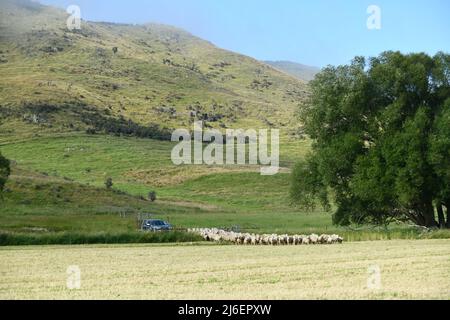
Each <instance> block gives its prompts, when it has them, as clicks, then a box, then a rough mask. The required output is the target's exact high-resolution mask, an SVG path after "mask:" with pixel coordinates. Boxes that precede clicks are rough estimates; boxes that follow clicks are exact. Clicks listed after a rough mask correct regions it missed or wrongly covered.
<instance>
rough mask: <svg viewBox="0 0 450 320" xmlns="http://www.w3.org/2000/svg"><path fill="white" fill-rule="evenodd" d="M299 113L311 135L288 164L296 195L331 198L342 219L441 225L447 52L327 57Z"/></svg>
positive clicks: (445, 187)
mask: <svg viewBox="0 0 450 320" xmlns="http://www.w3.org/2000/svg"><path fill="white" fill-rule="evenodd" d="M300 113H301V116H300V118H301V121H302V122H303V124H304V129H305V133H306V134H308V135H309V136H310V137H311V138H312V139H313V141H314V143H313V148H312V152H311V154H310V155H309V156H308V157H307V159H306V160H305V161H304V162H302V163H299V164H297V166H296V167H295V169H294V172H293V182H292V187H291V196H292V198H293V200H294V201H295V202H297V203H299V204H300V205H302V206H315V205H316V204H317V203H318V200H320V202H321V203H322V204H323V205H325V206H327V207H329V204H330V203H333V204H335V205H336V207H337V209H336V211H335V212H334V215H333V220H334V222H335V223H336V224H341V225H348V224H351V223H356V224H362V223H376V224H387V223H389V222H391V221H392V220H394V219H395V220H409V221H412V222H414V223H415V224H417V225H420V226H426V227H434V226H438V225H440V226H441V227H443V226H444V225H445V224H447V227H450V219H449V218H450V217H449V211H448V209H449V208H450V56H449V55H448V54H444V53H438V54H436V55H435V56H434V57H430V56H428V55H426V54H424V53H418V54H409V55H403V54H401V53H399V52H385V53H382V54H381V55H380V56H379V57H375V58H371V59H368V60H366V59H364V58H362V57H357V58H355V59H354V60H353V62H352V63H351V64H350V65H347V66H338V67H332V66H329V67H327V68H325V69H324V70H323V71H322V72H321V73H320V74H318V75H317V76H316V79H315V80H313V81H312V82H311V95H310V97H309V99H308V101H307V102H306V103H305V104H304V105H302V108H301V111H300ZM445 211H447V222H445ZM436 214H437V216H438V222H437V221H436V218H435V217H436Z"/></svg>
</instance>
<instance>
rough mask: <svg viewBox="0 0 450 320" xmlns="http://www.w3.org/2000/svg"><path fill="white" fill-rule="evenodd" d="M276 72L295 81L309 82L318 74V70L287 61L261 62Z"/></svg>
mask: <svg viewBox="0 0 450 320" xmlns="http://www.w3.org/2000/svg"><path fill="white" fill-rule="evenodd" d="M263 62H264V63H266V64H268V65H270V66H272V67H274V68H275V69H277V70H280V71H282V72H285V73H287V74H289V75H291V76H293V77H295V78H297V79H300V80H303V81H311V80H313V79H314V77H315V75H316V74H317V73H319V72H320V68H318V67H314V66H308V65H305V64H301V63H298V62H292V61H287V60H277V61H263Z"/></svg>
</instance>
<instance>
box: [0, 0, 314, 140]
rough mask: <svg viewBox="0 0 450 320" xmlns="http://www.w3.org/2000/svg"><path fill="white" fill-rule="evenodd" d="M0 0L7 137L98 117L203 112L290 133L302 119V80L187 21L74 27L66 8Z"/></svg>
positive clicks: (211, 119)
mask: <svg viewBox="0 0 450 320" xmlns="http://www.w3.org/2000/svg"><path fill="white" fill-rule="evenodd" d="M0 8H1V10H0V31H1V34H0V73H1V74H2V77H1V79H0V91H1V92H2V94H1V96H0V121H1V124H0V132H1V138H3V139H5V135H7V137H10V136H30V135H31V136H32V135H34V134H36V132H41V133H45V132H48V133H50V134H54V133H60V132H67V131H76V130H85V129H86V128H90V127H95V126H96V125H95V124H93V123H92V121H89V119H91V120H92V118H93V117H95V118H96V119H101V120H104V119H121V118H124V119H126V120H131V121H133V122H136V123H138V124H140V125H143V126H148V125H150V124H161V123H163V124H164V126H165V127H168V128H178V127H180V126H182V127H189V126H190V124H191V122H192V121H193V120H195V119H203V120H205V121H206V122H207V124H208V125H209V126H212V127H216V128H226V127H235V128H236V127H239V128H240V127H244V128H247V127H261V126H264V127H268V126H269V127H277V128H284V129H286V130H285V131H286V134H289V133H290V132H291V131H292V130H294V129H295V128H296V127H297V126H298V125H297V124H296V122H295V119H293V117H292V115H293V113H294V111H295V109H296V106H297V105H298V103H299V102H300V101H301V100H302V99H303V98H304V97H305V93H306V92H307V86H306V84H305V83H304V82H302V81H297V80H295V79H293V78H292V77H289V76H287V75H285V74H284V73H282V72H279V71H277V70H275V69H273V68H271V67H270V66H268V65H266V64H263V63H260V62H258V61H256V60H255V59H252V58H249V57H246V56H243V55H240V54H236V53H233V52H229V51H226V50H222V49H220V48H217V47H215V46H214V45H213V44H211V43H209V42H207V41H204V40H202V39H199V38H197V37H195V36H193V35H191V34H189V33H187V32H185V31H183V30H180V29H176V28H174V27H170V26H164V25H155V24H148V25H124V24H113V23H98V22H88V21H83V22H82V25H81V30H73V31H70V30H68V29H67V26H66V20H67V18H68V14H66V13H65V12H64V11H63V10H60V9H56V8H52V7H48V6H43V5H40V4H38V3H36V2H31V1H28V0H20V1H19V0H1V1H0ZM113 48H117V53H114V52H113ZM99 129H103V128H99Z"/></svg>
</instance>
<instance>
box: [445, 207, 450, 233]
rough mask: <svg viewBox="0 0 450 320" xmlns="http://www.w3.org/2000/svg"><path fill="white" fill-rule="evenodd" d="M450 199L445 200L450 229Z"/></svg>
mask: <svg viewBox="0 0 450 320" xmlns="http://www.w3.org/2000/svg"><path fill="white" fill-rule="evenodd" d="M449 207H450V201H446V202H445V210H446V211H447V228H449V229H450V210H449V209H450V208H449Z"/></svg>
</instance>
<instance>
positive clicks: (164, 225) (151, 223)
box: [141, 219, 173, 232]
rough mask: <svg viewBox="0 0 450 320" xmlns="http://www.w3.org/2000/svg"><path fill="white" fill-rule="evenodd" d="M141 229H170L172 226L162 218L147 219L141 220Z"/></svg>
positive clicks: (155, 230)
mask: <svg viewBox="0 0 450 320" xmlns="http://www.w3.org/2000/svg"><path fill="white" fill-rule="evenodd" d="M141 229H142V231H151V232H158V231H170V230H172V229H173V227H172V225H171V224H169V223H168V222H166V221H163V220H154V219H148V220H144V221H142V226H141Z"/></svg>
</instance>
